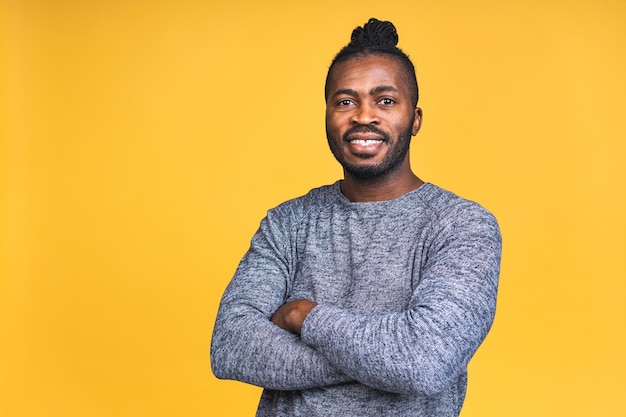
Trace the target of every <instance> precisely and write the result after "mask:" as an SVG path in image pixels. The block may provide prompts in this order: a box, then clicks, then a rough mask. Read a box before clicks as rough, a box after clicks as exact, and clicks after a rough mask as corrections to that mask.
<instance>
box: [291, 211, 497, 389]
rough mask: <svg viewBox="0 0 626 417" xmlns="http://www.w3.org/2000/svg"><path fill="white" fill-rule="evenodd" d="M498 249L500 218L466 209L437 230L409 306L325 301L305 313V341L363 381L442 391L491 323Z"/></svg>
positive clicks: (369, 383)
mask: <svg viewBox="0 0 626 417" xmlns="http://www.w3.org/2000/svg"><path fill="white" fill-rule="evenodd" d="M500 253H501V239H500V233H499V230H498V226H497V223H496V221H495V219H494V218H493V217H492V216H491V215H488V214H486V213H485V212H483V211H482V210H481V211H477V212H476V211H473V212H471V213H469V214H468V213H466V212H464V218H463V219H462V220H461V221H455V222H453V223H447V224H446V226H445V227H443V228H441V229H440V230H439V231H438V232H437V236H436V239H435V240H434V242H433V243H431V247H430V249H429V252H428V260H427V261H426V262H425V264H424V267H423V269H422V271H421V279H420V282H419V285H418V286H417V288H416V289H415V292H414V294H413V296H412V299H411V301H410V303H409V307H408V309H407V310H406V311H403V312H399V313H390V314H382V315H373V316H366V315H358V314H353V313H351V312H348V311H346V310H342V309H339V308H336V307H334V306H331V305H322V304H320V305H318V306H316V307H315V308H313V309H312V310H311V311H310V313H309V314H308V315H307V316H306V318H305V319H304V322H303V324H302V340H303V341H304V342H305V343H307V344H308V345H310V346H311V347H313V348H315V349H316V350H318V351H319V352H321V353H322V354H323V355H324V356H325V357H326V358H327V359H328V360H329V361H331V362H332V364H333V365H335V366H336V367H337V368H338V369H340V370H341V371H343V372H344V373H345V374H347V375H351V376H352V377H354V378H355V379H357V380H358V381H360V382H361V383H363V384H366V385H369V386H372V387H375V388H378V389H381V390H385V391H390V392H397V393H421V394H426V395H433V394H437V393H438V392H441V391H442V390H444V389H446V388H447V387H448V386H449V385H450V384H451V383H453V382H454V381H455V380H456V379H457V378H458V376H459V374H460V373H461V372H463V371H464V370H465V369H466V367H467V364H468V362H469V360H470V359H471V357H472V356H473V354H474V352H475V351H476V349H477V348H478V346H479V345H480V343H481V342H482V341H483V339H484V338H485V336H486V335H487V332H488V331H489V328H490V327H491V323H492V321H493V317H494V313H495V305H496V293H497V283H498V275H499V265H500Z"/></svg>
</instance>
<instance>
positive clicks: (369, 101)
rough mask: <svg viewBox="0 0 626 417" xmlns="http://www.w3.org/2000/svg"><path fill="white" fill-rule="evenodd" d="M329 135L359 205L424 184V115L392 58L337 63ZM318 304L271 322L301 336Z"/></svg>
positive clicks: (294, 308) (346, 188)
mask: <svg viewBox="0 0 626 417" xmlns="http://www.w3.org/2000/svg"><path fill="white" fill-rule="evenodd" d="M328 92H329V94H328V99H327V101H326V132H327V137H328V144H329V146H330V149H331V151H332V153H333V155H334V156H335V158H336V159H337V160H338V161H339V163H340V164H341V165H342V166H343V168H344V180H343V181H342V182H341V184H340V185H341V192H342V193H343V194H344V195H345V196H346V197H347V198H348V199H349V200H350V201H354V202H363V201H384V200H391V199H394V198H397V197H400V196H401V195H404V194H406V193H407V192H410V191H413V190H415V189H417V188H419V187H420V186H421V185H422V184H423V183H424V182H423V181H422V180H420V179H419V178H418V177H417V176H416V175H415V174H414V173H413V171H412V169H411V163H410V158H409V149H408V147H409V143H410V141H411V135H413V136H415V135H416V134H417V132H418V131H419V129H420V127H421V123H422V111H421V109H420V108H419V107H414V106H413V104H412V102H411V90H410V86H409V83H408V82H407V78H406V74H405V72H404V68H403V67H402V64H401V63H400V62H398V61H397V60H396V59H395V58H393V57H390V56H388V55H367V56H364V57H355V58H351V59H348V60H346V61H344V62H340V63H338V64H336V65H335V66H334V67H333V69H332V73H331V76H330V79H329V84H328ZM316 305H317V303H315V302H314V301H310V300H296V301H291V302H288V303H286V304H284V305H283V306H281V307H280V308H279V309H278V310H276V312H275V313H274V314H273V316H272V317H271V321H272V322H273V323H274V324H276V325H277V326H279V327H281V328H283V329H285V330H287V331H289V332H292V333H295V334H301V331H302V324H303V323H304V320H305V319H306V317H307V315H308V314H309V313H310V312H311V310H312V309H313V308H315V306H316Z"/></svg>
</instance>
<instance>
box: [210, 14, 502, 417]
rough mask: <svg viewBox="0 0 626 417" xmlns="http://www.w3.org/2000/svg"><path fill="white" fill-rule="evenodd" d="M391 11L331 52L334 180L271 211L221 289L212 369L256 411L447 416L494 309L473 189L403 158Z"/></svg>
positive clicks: (407, 73) (411, 75)
mask: <svg viewBox="0 0 626 417" xmlns="http://www.w3.org/2000/svg"><path fill="white" fill-rule="evenodd" d="M397 42H398V35H397V33H396V31H395V27H394V26H393V25H392V24H391V23H390V22H380V21H378V20H376V19H370V21H369V22H368V23H366V24H365V25H364V26H363V27H362V28H361V27H359V28H356V29H355V30H354V32H353V34H352V39H351V42H350V44H349V45H347V46H346V47H345V48H343V49H342V50H341V51H340V52H339V54H338V55H337V56H336V57H335V59H334V61H333V63H332V64H331V67H330V69H329V71H328V76H327V80H326V89H325V94H326V131H327V137H328V144H329V146H330V149H331V151H332V153H333V155H334V156H335V158H336V159H337V160H338V161H339V163H340V164H341V165H342V166H343V170H344V179H343V180H341V181H337V182H336V183H334V184H332V185H328V186H324V187H320V188H317V189H314V190H311V191H310V192H309V193H308V194H307V195H305V196H303V197H300V198H297V199H294V200H291V201H287V202H285V203H283V204H281V205H280V206H278V207H276V208H274V209H272V210H270V211H269V212H268V214H267V217H266V218H265V219H263V221H262V222H261V226H260V228H259V230H258V231H257V233H256V234H255V235H254V237H253V239H252V243H251V247H250V249H249V251H248V252H247V253H246V255H245V256H244V258H243V259H242V261H241V263H240V265H239V267H238V269H237V271H236V273H235V276H234V277H233V279H232V281H231V282H230V284H229V286H228V288H227V289H226V291H225V293H224V296H223V299H222V302H221V305H220V309H219V312H218V316H217V320H216V323H215V329H214V333H213V339H212V346H211V363H212V367H213V372H214V373H215V375H216V376H217V377H218V378H228V379H235V380H239V381H243V382H247V383H250V384H255V385H258V386H261V387H263V388H265V390H264V391H263V395H262V397H261V401H260V404H259V409H258V412H257V416H358V417H362V416H437V417H444V416H457V415H458V414H459V412H460V409H461V406H462V404H463V400H464V397H465V390H466V385H467V372H466V368H467V364H468V362H469V360H470V359H471V357H472V356H473V354H474V352H475V351H476V349H477V348H478V346H479V345H480V343H481V342H482V341H483V339H484V338H485V336H486V335H487V332H488V331H489V328H490V327H491V323H492V321H493V316H494V312H495V305H496V293H497V285H498V276H499V267H500V253H501V238H500V232H499V229H498V225H497V222H496V220H495V219H494V217H493V216H492V215H491V214H490V213H489V212H487V211H486V210H484V209H483V208H482V207H480V206H479V205H477V204H476V203H473V202H470V201H467V200H464V199H462V198H460V197H457V196H456V195H454V194H452V193H450V192H448V191H445V190H443V189H441V188H439V187H437V186H435V185H433V184H429V183H424V182H423V181H422V180H420V179H419V178H418V177H417V176H416V175H415V174H414V173H413V171H412V170H411V166H410V160H409V144H410V141H411V136H414V135H416V134H417V132H418V131H419V128H420V124H421V119H422V111H421V109H419V108H418V107H417V101H418V88H417V82H416V78H415V70H414V68H413V64H412V63H411V61H410V60H409V58H408V57H407V56H406V55H405V54H404V53H403V52H402V51H401V50H400V49H398V48H397V47H396V45H397Z"/></svg>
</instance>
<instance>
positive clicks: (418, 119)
mask: <svg viewBox="0 0 626 417" xmlns="http://www.w3.org/2000/svg"><path fill="white" fill-rule="evenodd" d="M421 127H422V109H420V108H419V107H416V108H415V120H414V121H413V129H412V130H411V134H413V136H415V135H417V132H419V131H420V128H421Z"/></svg>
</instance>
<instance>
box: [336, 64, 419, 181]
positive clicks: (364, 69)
mask: <svg viewBox="0 0 626 417" xmlns="http://www.w3.org/2000/svg"><path fill="white" fill-rule="evenodd" d="M420 123H421V110H420V109H419V108H415V107H413V104H412V102H411V90H410V88H409V84H408V82H407V81H406V75H405V73H404V68H403V66H402V64H401V63H400V62H398V61H397V60H396V59H394V58H392V57H389V56H384V55H383V56H379V55H368V56H365V57H355V58H351V59H349V60H347V61H344V62H341V63H339V64H336V65H335V67H333V69H332V73H331V76H330V79H329V83H328V99H327V102H326V136H327V138H328V144H329V146H330V149H331V151H332V153H333V155H334V156H335V158H336V159H337V161H339V163H340V164H341V165H342V166H343V168H344V171H345V173H346V175H350V176H352V177H355V178H359V179H370V178H383V177H386V176H388V175H389V174H392V173H394V172H398V171H399V170H402V169H408V170H410V168H409V157H408V150H409V144H410V142H411V135H412V134H416V133H417V131H418V130H419V127H420Z"/></svg>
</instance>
